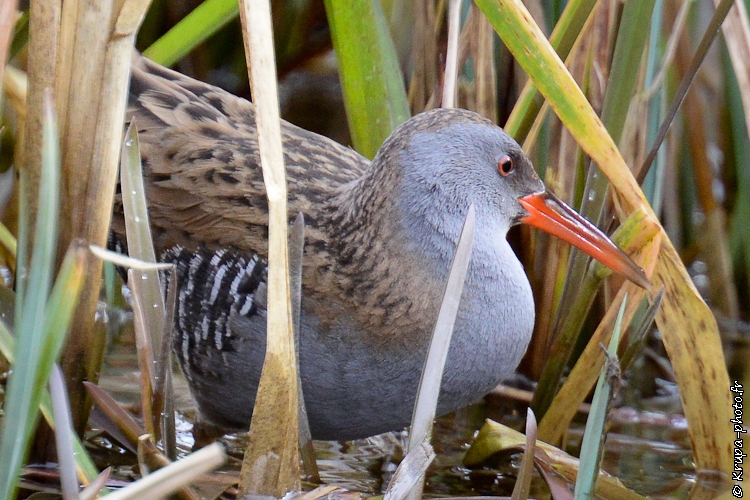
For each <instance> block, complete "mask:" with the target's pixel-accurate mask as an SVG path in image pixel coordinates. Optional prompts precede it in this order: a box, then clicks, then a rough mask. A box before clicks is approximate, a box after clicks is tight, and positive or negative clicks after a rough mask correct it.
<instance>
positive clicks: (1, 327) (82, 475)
mask: <svg viewBox="0 0 750 500" xmlns="http://www.w3.org/2000/svg"><path fill="white" fill-rule="evenodd" d="M15 350H16V339H14V338H13V336H12V335H11V334H10V331H9V330H8V328H7V327H6V326H5V323H3V322H2V321H0V353H2V355H3V357H5V359H7V360H8V362H9V363H10V364H13V363H14V362H15V357H14V355H13V354H14V352H15ZM40 399H41V401H40V402H39V409H40V410H41V412H42V415H44V418H45V420H46V421H47V423H48V424H49V425H50V426H51V427H52V428H53V429H54V428H55V420H54V418H53V414H52V397H51V396H50V393H49V391H47V389H43V390H42V395H41V398H40ZM72 438H73V454H74V456H75V458H76V469H77V471H78V477H79V479H81V480H82V481H84V482H87V483H89V482H91V481H93V480H94V479H96V477H97V475H98V474H99V471H98V470H97V469H96V466H95V465H94V462H93V460H91V457H90V456H89V454H88V452H87V451H86V449H85V448H84V447H83V443H81V440H80V439H78V435H77V434H75V433H74V434H73V435H72Z"/></svg>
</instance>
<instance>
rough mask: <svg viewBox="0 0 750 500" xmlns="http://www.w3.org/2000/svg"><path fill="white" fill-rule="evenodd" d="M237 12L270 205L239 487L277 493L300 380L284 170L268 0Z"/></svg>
mask: <svg viewBox="0 0 750 500" xmlns="http://www.w3.org/2000/svg"><path fill="white" fill-rule="evenodd" d="M240 17H241V19H242V25H243V38H244V42H245V57H246V60H247V65H248V70H249V76H250V83H251V86H252V91H253V101H254V102H255V117H256V122H257V127H258V149H259V151H260V157H261V166H262V169H263V182H264V184H265V188H266V194H267V196H268V209H269V224H268V226H269V235H268V236H269V242H268V327H267V330H266V332H267V334H266V335H267V342H266V358H265V362H264V364H263V372H262V374H261V380H260V384H259V387H258V393H257V396H256V399H255V408H254V409H253V419H252V423H251V425H250V437H249V443H248V446H247V449H246V451H245V457H244V460H243V463H242V472H241V479H240V489H241V491H242V492H243V494H247V493H251V494H254V495H271V496H275V497H277V498H280V497H282V496H284V495H285V494H286V493H287V492H288V491H291V490H298V489H299V487H300V482H299V477H300V467H299V460H300V458H299V448H298V441H299V438H298V436H299V423H298V422H299V413H298V411H299V410H298V394H299V392H298V391H299V387H298V379H297V363H296V360H295V359H296V358H295V352H294V337H293V331H292V315H291V300H290V293H291V292H290V285H289V253H288V248H287V241H288V239H287V207H286V198H287V189H286V174H285V169H284V158H283V154H282V149H281V124H280V121H279V101H278V90H277V82H276V64H275V60H274V52H273V33H272V27H271V7H270V4H269V2H268V1H267V0H241V2H240Z"/></svg>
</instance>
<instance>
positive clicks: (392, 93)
mask: <svg viewBox="0 0 750 500" xmlns="http://www.w3.org/2000/svg"><path fill="white" fill-rule="evenodd" d="M325 6H326V14H327V15H328V23H329V25H330V27H331V37H332V38H333V46H334V48H335V49H336V56H337V57H338V62H339V76H340V78H341V87H342V89H343V92H344V104H345V105H346V116H347V118H348V120H349V130H350V131H351V136H352V142H353V143H354V148H355V149H356V150H357V151H359V152H360V153H362V154H363V155H365V156H366V157H368V158H372V157H373V156H375V153H376V152H377V150H378V148H379V147H380V145H381V144H382V143H383V141H384V140H385V139H386V138H387V137H388V136H389V135H391V132H392V131H393V129H394V128H396V127H397V126H398V125H399V124H401V123H403V122H404V121H406V120H407V119H408V118H409V114H410V113H409V103H408V100H407V98H406V90H405V88H404V81H403V78H402V76H401V70H400V69H399V65H398V59H397V57H396V49H395V48H394V46H393V41H392V40H391V36H390V32H389V29H388V24H387V23H386V21H385V17H384V15H383V11H382V9H381V7H380V3H379V2H377V1H374V0H326V2H325Z"/></svg>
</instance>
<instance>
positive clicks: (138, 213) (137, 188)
mask: <svg viewBox="0 0 750 500" xmlns="http://www.w3.org/2000/svg"><path fill="white" fill-rule="evenodd" d="M120 182H121V184H122V207H123V212H124V216H125V232H126V235H127V242H128V253H129V254H130V256H131V257H133V258H136V259H139V260H142V261H144V262H154V263H155V262H156V251H155V250H154V243H153V238H152V237H151V225H150V224H149V217H148V207H147V203H146V189H145V187H144V185H143V172H142V166H141V151H140V146H139V143H138V132H137V130H136V125H135V122H133V123H131V124H130V126H129V127H128V130H127V132H126V134H125V140H124V141H123V143H122V154H121V160H120ZM133 272H134V273H135V274H136V276H137V277H139V278H140V281H139V283H138V286H137V287H136V289H137V290H139V291H140V292H142V294H143V296H142V297H141V299H143V300H142V304H144V305H146V307H145V308H144V311H143V312H144V316H145V317H144V319H145V320H146V328H147V331H148V332H149V333H150V338H151V346H150V349H151V352H152V353H153V355H154V357H155V358H158V356H159V350H160V347H161V339H162V336H163V332H164V298H163V296H162V292H161V290H162V286H161V279H160V278H159V271H157V270H142V271H139V272H137V273H136V271H133ZM133 291H134V292H135V291H136V290H133ZM153 373H155V371H154V372H153ZM151 383H152V384H153V383H155V381H154V380H152V381H151Z"/></svg>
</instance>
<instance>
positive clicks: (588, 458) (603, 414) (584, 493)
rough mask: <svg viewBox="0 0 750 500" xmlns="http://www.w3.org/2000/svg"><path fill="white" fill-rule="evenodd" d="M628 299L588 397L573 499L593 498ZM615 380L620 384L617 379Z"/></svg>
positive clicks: (618, 316)
mask: <svg viewBox="0 0 750 500" xmlns="http://www.w3.org/2000/svg"><path fill="white" fill-rule="evenodd" d="M627 303H628V296H627V295H625V298H623V300H622V304H621V305H620V311H619V312H618V313H617V320H616V321H615V328H614V331H613V332H612V338H611V339H610V340H609V347H608V348H607V357H608V358H609V360H608V361H607V363H605V365H604V367H603V368H602V373H601V374H600V375H599V381H598V382H597V383H596V390H595V391H594V398H593V399H592V401H591V413H589V418H588V420H587V421H586V429H585V431H584V433H583V442H582V443H581V458H580V462H579V466H578V477H577V478H576V486H575V491H574V492H573V497H574V498H575V499H584V498H594V494H595V492H596V481H597V479H598V477H599V463H600V462H601V457H602V452H603V451H604V437H605V436H606V433H605V432H604V423H605V421H606V420H607V414H608V413H609V409H610V403H611V401H612V398H613V397H614V396H615V394H614V392H615V391H614V390H613V388H612V387H611V386H610V383H609V378H610V377H609V372H610V370H611V368H612V365H611V363H618V361H617V347H618V345H619V344H620V331H621V330H622V316H623V314H624V313H625V306H626V305H627ZM600 345H601V344H600ZM614 376H616V377H618V378H619V376H620V373H619V369H617V371H616V372H615V374H614ZM614 383H615V384H619V380H617V381H615V382H614Z"/></svg>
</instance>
